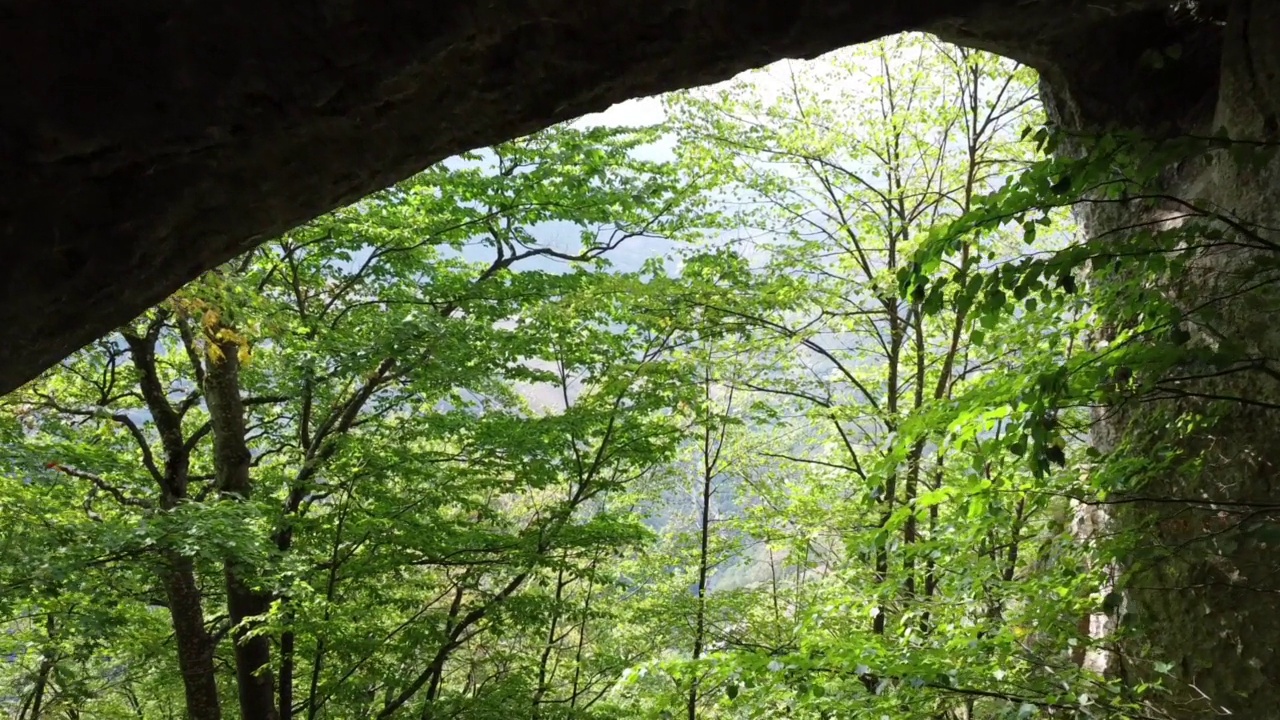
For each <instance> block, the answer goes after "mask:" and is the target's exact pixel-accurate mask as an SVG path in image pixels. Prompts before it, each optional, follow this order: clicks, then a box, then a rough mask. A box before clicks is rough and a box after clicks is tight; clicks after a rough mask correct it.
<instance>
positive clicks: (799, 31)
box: [0, 0, 1016, 392]
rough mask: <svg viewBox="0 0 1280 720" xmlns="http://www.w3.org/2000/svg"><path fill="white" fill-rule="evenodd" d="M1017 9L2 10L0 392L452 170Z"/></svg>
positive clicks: (217, 5) (19, 5)
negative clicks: (593, 122)
mask: <svg viewBox="0 0 1280 720" xmlns="http://www.w3.org/2000/svg"><path fill="white" fill-rule="evenodd" d="M981 4H996V5H1003V6H1013V5H1015V4H1016V2H1015V1H1014V0H1003V1H999V0H996V2H980V0H890V1H886V2H878V3H864V2H850V1H849V0H647V1H646V2H636V1H635V0H489V1H487V2H477V1H475V0H442V1H440V2H423V1H422V0H306V1H304V2H291V3H270V2H265V3H264V2H249V1H247V0H216V1H215V0H181V1H176V0H131V1H130V2H126V3H118V2H101V1H100V0H59V1H58V2H49V1H47V0H0V48H3V49H2V50H0V58H3V60H2V62H0V84H3V86H4V88H5V91H4V92H3V93H0V392H7V391H9V390H12V389H13V388H14V387H16V386H17V385H19V384H21V383H22V382H25V381H26V380H28V379H30V378H31V377H32V376H34V375H35V374H36V373H37V372H39V371H40V370H42V369H44V368H45V367H48V366H49V365H51V364H52V363H54V362H57V361H58V360H59V359H60V358H62V357H64V356H66V355H67V354H69V353H70V352H71V351H73V350H75V349H76V348H77V347H79V346H81V345H83V344H85V343H87V342H89V341H91V340H93V339H94V338H95V337H97V336H100V335H102V334H105V333H106V332H107V331H109V330H111V329H112V328H113V327H114V326H116V325H118V324H120V323H123V322H125V321H128V320H129V319H131V317H133V316H134V315H135V314H137V313H139V312H141V311H142V310H144V309H145V308H146V307H148V306H149V305H151V304H153V303H155V302H157V301H159V300H161V299H163V298H164V297H165V296H166V295H167V294H168V293H170V292H172V291H173V290H175V289H177V288H178V287H179V286H180V285H181V284H182V283H184V282H186V281H188V280H191V279H193V278H194V277H195V276H196V275H197V274H198V273H200V272H201V271H203V270H206V269H208V268H210V267H212V266H214V265H215V264H217V263H219V262H222V261H225V260H227V259H229V258H231V257H233V256H235V255H236V254H238V253H239V252H241V251H243V250H245V249H246V248H249V247H251V246H253V245H254V244H256V243H258V242H261V241H262V240H264V239H266V238H269V237H271V236H273V235H275V234H277V233H280V232H281V231H283V230H286V229H288V228H290V227H292V226H294V225H297V224H298V223H300V222H303V221H305V220H307V219H309V218H311V217H314V216H315V215H317V214H319V213H322V212H324V211H327V210H329V209H331V208H333V207H336V206H339V205H341V204H344V203H348V202H350V201H353V200H355V199H357V198H359V197H361V196H362V195H364V194H367V193H369V192H372V191H374V190H378V189H381V188H383V187H385V186H387V185H389V184H391V183H392V182H394V181H397V180H400V179H402V178H404V177H406V176H408V175H410V174H412V173H414V172H416V171H418V170H420V169H422V168H423V167H425V166H427V165H428V164H430V163H432V162H434V161H437V160H440V159H442V158H444V157H447V156H449V155H451V154H454V153H457V152H460V151H464V150H468V149H471V148H474V147H478V146H483V145H487V144H492V143H495V142H499V141H502V140H505V139H508V138H511V137H514V136H518V135H521V134H525V133H528V132H531V131H533V130H535V129H538V128H541V127H544V126H546V125H548V124H551V123H553V122H556V121H560V120H566V119H569V118H572V117H575V116H577V115H581V114H583V113H586V112H590V111H596V110H602V109H604V108H606V107H608V106H609V105H610V104H611V103H613V102H616V101H621V100H624V99H627V98H630V97H636V96H640V95H645V94H652V93H657V92H661V91H665V90H671V89H675V88H678V87H682V86H689V85H694V84H699V83H706V82H711V81H715V80H720V79H724V78H727V77H729V76H731V75H732V74H734V73H736V72H738V71H741V70H745V69H747V68H750V67H753V66H758V65H762V64H765V63H767V62H769V61H771V60H775V59H778V58H782V57H787V56H803V55H813V54H817V53H821V52H824V51H827V50H832V49H835V48H838V47H841V46H844V45H848V44H851V43H855V42H859V41H864V40H869V39H872V38H875V37H878V36H881V35H884V34H887V33H892V32H897V31H901V30H906V29H909V28H914V27H921V26H925V25H928V24H930V23H933V22H938V21H941V20H945V19H947V18H951V17H953V16H955V15H957V14H962V13H964V12H965V11H966V10H968V9H971V8H973V7H975V6H978V5H981Z"/></svg>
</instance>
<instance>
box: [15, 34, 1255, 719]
mask: <svg viewBox="0 0 1280 720" xmlns="http://www.w3.org/2000/svg"><path fill="white" fill-rule="evenodd" d="M661 104H662V109H663V113H662V114H663V119H662V120H661V122H659V123H656V124H652V125H645V126H618V125H615V124H604V123H600V122H590V121H577V122H574V123H569V124H565V125H560V126H557V127H553V128H550V129H548V130H546V131H543V132H540V133H537V134H535V135H531V136H529V137H525V138H521V139H518V140H513V141H511V142H507V143H504V144H501V145H498V146H494V147H491V148H485V149H482V150H477V151H476V152H474V153H470V154H467V155H464V156H460V157H457V158H452V159H450V160H448V161H446V162H444V163H441V164H439V165H436V166H433V167H431V168H429V169H427V170H425V171H424V172H422V173H419V174H418V175H415V176H414V177H412V178H410V179H408V180H406V181H404V182H402V183H399V184H397V185H395V186H393V187H390V188H387V189H386V190H384V191H382V192H379V193H376V194H374V195H372V196H369V197H367V198H364V199H362V200H361V201H359V202H357V203H355V204H353V205H351V206H349V207H346V208H343V209H340V210H337V211H334V212H331V213H329V214H327V215H325V216H323V217H320V218H318V219H316V220H314V221H312V222H310V223H308V224H306V225H304V226H302V227H299V228H297V229H295V230H293V231H291V232H289V233H287V234H285V235H284V236H282V237H280V238H278V239H275V240H274V241H272V242H270V243H267V244H265V245H263V246H262V247H261V248H258V249H256V250H253V251H251V252H249V253H247V254H245V255H243V256H242V257H240V258H237V259H236V260H234V261H232V262H230V263H227V264H225V265H224V266H222V267H219V268H217V269H216V270H213V271H211V272H209V273H207V274H205V275H204V276H203V277H201V278H200V279H199V280H197V281H195V282H193V283H191V284H190V285H188V286H186V287H184V288H183V289H182V290H181V291H179V292H177V293H175V294H174V295H173V296H172V297H170V298H168V299H167V300H166V301H164V302H163V303H161V304H160V305H157V306H156V307H154V308H152V309H150V310H149V311H147V312H146V313H144V314H143V315H142V316H140V317H138V318H136V319H135V320H134V321H132V322H131V323H128V324H127V325H125V326H123V327H121V328H119V329H118V330H117V331H115V332H114V333H112V334H110V335H109V336H107V337H104V338H102V339H101V340H99V341H97V342H96V343H94V344H92V345H91V346H89V347H86V348H84V349H82V350H81V351H79V352H77V353H76V354H75V355H73V356H71V357H70V358H68V359H67V360H65V361H64V362H62V363H61V364H60V365H59V366H57V367H55V368H54V369H52V370H50V371H49V372H47V373H45V374H44V375H43V376H42V377H40V378H39V379H38V380H36V381H34V382H32V383H30V384H29V385H27V386H26V387H24V388H22V389H21V390H19V391H17V392H15V393H13V394H12V395H10V396H8V397H7V398H4V400H3V406H2V407H0V432H2V433H3V436H4V437H3V443H2V444H0V448H2V452H0V466H2V473H0V553H3V561H2V562H0V588H3V590H2V591H0V612H2V613H3V621H2V623H3V626H4V628H5V633H4V634H3V635H0V658H3V662H0V709H2V710H3V712H4V713H6V716H7V717H11V718H16V719H19V720H37V719H40V718H45V719H47V718H67V719H72V718H76V719H78V718H85V719H88V718H104V719H113V718H121V719H123V718H138V719H142V720H153V719H156V720H158V719H161V718H180V717H186V718H193V719H195V720H217V719H220V718H242V719H243V720H283V719H286V718H307V720H318V719H345V718H378V719H379V720H382V719H387V718H431V719H434V720H441V719H444V718H475V719H484V718H493V719H498V718H501V719H503V720H510V719H512V718H534V719H539V720H554V719H566V720H567V719H570V718H583V719H586V718H687V719H688V720H697V719H698V718H707V719H708V720H712V719H716V718H724V719H729V718H744V719H745V718H775V717H776V718H796V719H806V720H807V719H813V720H820V719H828V718H829V719H834V718H876V719H879V718H893V719H908V718H930V719H938V720H944V719H945V720H979V719H982V720H996V719H1005V718H1009V719H1012V718H1017V719H1019V720H1025V719H1027V718H1038V717H1072V718H1074V717H1090V718H1145V717H1153V716H1154V715H1152V713H1153V711H1152V710H1151V705H1150V702H1151V698H1153V697H1159V696H1161V694H1162V693H1166V692H1168V691H1169V685H1170V684H1171V683H1172V680H1171V678H1172V676H1171V675H1170V671H1171V669H1172V668H1173V664H1172V663H1171V662H1168V661H1167V660H1166V658H1164V657H1162V656H1161V655H1160V654H1159V653H1127V654H1120V653H1119V651H1118V650H1117V648H1118V647H1119V646H1120V643H1121V642H1122V639H1123V638H1124V636H1125V633H1126V624H1125V623H1124V622H1122V620H1123V618H1124V617H1125V613H1126V611H1127V610H1126V608H1127V605H1126V601H1125V596H1124V595H1123V593H1122V592H1121V584H1122V580H1123V576H1124V575H1125V572H1127V571H1128V569H1129V568H1127V567H1126V568H1121V567H1119V566H1118V565H1117V562H1116V558H1117V557H1120V556H1123V557H1125V558H1127V561H1128V562H1138V563H1141V562H1143V558H1146V559H1147V561H1149V562H1151V563H1155V564H1160V565H1161V567H1164V568H1168V567H1172V565H1171V563H1175V561H1173V560H1170V558H1169V557H1167V556H1163V555H1161V556H1156V555H1155V554H1153V552H1154V551H1150V552H1148V554H1147V555H1145V556H1144V555H1143V554H1142V552H1143V548H1142V547H1140V543H1138V542H1137V541H1136V540H1135V536H1134V535H1133V534H1124V533H1115V532H1104V530H1106V529H1107V528H1108V527H1109V525H1108V521H1107V518H1106V517H1104V516H1103V514H1100V510H1099V508H1101V507H1105V501H1106V500H1107V499H1108V498H1110V497H1113V496H1115V495H1116V494H1117V493H1124V492H1135V491H1137V490H1138V489H1140V488H1141V487H1142V478H1144V477H1146V476H1147V475H1150V474H1152V473H1159V472H1164V471H1166V470H1167V468H1169V467H1172V466H1174V465H1175V464H1176V463H1181V465H1180V466H1194V461H1193V460H1188V459H1187V458H1186V457H1184V456H1182V455H1180V454H1179V452H1177V451H1175V450H1167V451H1164V450H1161V451H1155V450H1153V449H1152V447H1151V446H1149V445H1142V444H1141V443H1138V444H1136V445H1129V444H1126V443H1125V442H1118V441H1114V440H1107V441H1105V442H1102V443H1100V442H1099V441H1098V440H1097V438H1096V437H1095V438H1094V441H1093V443H1092V444H1090V442H1089V440H1090V434H1091V432H1092V433H1093V434H1094V435H1095V436H1096V435H1097V424H1098V423H1099V421H1100V420H1099V418H1100V417H1101V415H1102V414H1103V412H1102V410H1100V408H1102V407H1104V406H1115V405H1117V404H1121V405H1123V403H1125V402H1129V401H1131V400H1134V399H1152V398H1178V397H1183V396H1185V395H1186V394H1187V393H1189V392H1191V390H1189V389H1188V388H1189V387H1190V386H1188V385H1187V384H1185V383H1181V382H1180V380H1179V379H1178V377H1177V372H1181V370H1183V369H1185V368H1187V367H1189V365H1188V363H1191V362H1193V361H1194V362H1195V363H1199V365H1198V366H1197V367H1201V366H1204V367H1209V366H1211V367H1214V368H1219V369H1221V368H1227V369H1230V368H1232V367H1235V364H1234V363H1238V362H1240V357H1241V354H1242V353H1245V352H1246V350H1247V349H1243V348H1240V347H1235V346H1233V345H1231V344H1230V343H1225V342H1223V343H1216V344H1211V345H1204V344H1197V343H1196V342H1194V341H1192V339H1191V337H1192V336H1191V331H1189V330H1187V328H1188V327H1190V325H1189V323H1192V322H1193V321H1194V318H1193V313H1192V312H1190V311H1186V310H1185V308H1183V309H1179V308H1180V306H1179V304H1178V301H1177V298H1176V297H1170V296H1168V295H1162V294H1160V293H1155V292H1152V291H1151V288H1150V284H1149V283H1147V282H1146V281H1144V280H1142V278H1144V277H1152V276H1161V275H1164V276H1173V277H1176V276H1178V274H1179V273H1183V272H1187V267H1189V265H1188V263H1192V262H1193V261H1194V260H1195V258H1196V257H1198V255H1197V253H1199V252H1202V251H1203V247H1201V246H1196V245H1194V244H1190V243H1188V242H1187V231H1188V228H1191V227H1200V226H1198V225H1196V223H1197V222H1200V221H1201V220H1204V222H1206V223H1207V222H1209V221H1213V222H1221V221H1222V217H1221V216H1220V215H1215V214H1213V213H1211V212H1208V211H1206V210H1204V209H1203V208H1196V207H1191V206H1188V207H1186V208H1185V209H1184V210H1185V213H1186V217H1187V218H1189V219H1188V220H1187V222H1186V223H1184V224H1182V225H1179V226H1177V227H1173V226H1169V225H1151V226H1150V227H1145V228H1138V229H1136V230H1135V229H1133V228H1130V229H1129V230H1128V231H1127V232H1125V233H1122V234H1111V235H1110V236H1108V237H1099V236H1094V237H1089V236H1086V234H1085V233H1083V232H1082V230H1081V229H1080V228H1079V227H1077V226H1076V224H1075V219H1074V216H1073V215H1072V213H1071V210H1072V209H1073V208H1076V209H1078V206H1079V205H1080V204H1081V203H1082V202H1083V201H1084V200H1085V199H1090V198H1091V199H1092V200H1090V201H1091V202H1098V201H1099V199H1102V200H1106V199H1107V198H1121V197H1123V198H1125V199H1129V198H1133V197H1137V196H1139V195H1140V194H1141V192H1142V190H1141V188H1142V187H1143V186H1144V183H1147V182H1148V181H1149V180H1150V179H1151V178H1152V177H1153V172H1154V171H1153V170H1152V169H1151V168H1154V167H1157V166H1160V165H1161V164H1163V163H1165V162H1166V161H1167V160H1168V159H1169V158H1171V157H1175V156H1184V155H1193V154H1195V153H1198V152H1204V151H1205V150H1206V148H1208V147H1210V145H1211V144H1212V142H1213V140H1212V139H1197V140H1195V141H1185V142H1181V143H1165V144H1143V143H1142V142H1141V141H1139V140H1137V139H1134V138H1125V137H1119V136H1108V137H1106V138H1092V139H1089V138H1080V137H1076V138H1069V139H1064V138H1062V136H1061V135H1060V133H1058V132H1057V131H1056V130H1055V129H1054V128H1053V127H1052V126H1051V124H1050V123H1048V121H1047V120H1046V118H1045V117H1044V111H1043V109H1042V108H1041V105H1040V99H1039V97H1038V86H1037V78H1036V77H1035V74H1034V73H1033V72H1032V71H1031V70H1029V69H1028V68H1025V67H1021V66H1018V65H1017V64H1015V63H1013V62H1012V61H1009V60H1005V59H1001V58H998V57H995V56H992V55H989V54H985V53H982V52H978V51H975V50H969V49H963V48H958V47H953V46H949V45H946V44H942V43H940V42H938V41H937V40H935V39H933V38H930V37H927V36H922V35H906V36H900V37H895V38H889V39H885V40H882V41H879V42H876V43H872V44H868V45H864V46H859V47H857V48H852V49H849V50H845V51H841V52H838V53H833V54H831V55H828V56H824V57H823V58H820V59H818V60H816V61H812V62H790V63H780V64H776V65H773V66H770V67H768V68H765V69H762V70H759V71H754V72H751V73H747V74H745V75H743V76H740V77H739V78H737V79H735V80H733V81H731V82H729V83H725V84H721V85H718V86H714V87H708V88H700V89H695V90H689V91H684V92H680V93H675V94H672V95H669V96H666V97H664V98H662V99H661ZM1063 142H1071V143H1074V145H1073V146H1072V147H1075V148H1083V149H1080V150H1079V151H1076V152H1067V153H1061V152H1060V153H1057V154H1052V155H1051V153H1052V152H1053V151H1054V150H1057V149H1060V148H1061V147H1062V145H1061V144H1062V143H1063ZM1188 205H1189V204H1188ZM1242 232H1243V231H1242ZM1207 236H1208V237H1210V238H1221V237H1222V233H1221V232H1218V233H1217V235H1211V234H1210V235H1207ZM1249 237H1251V238H1252V240H1251V241H1254V242H1257V243H1259V247H1260V248H1262V249H1267V250H1274V248H1272V247H1270V246H1269V245H1266V244H1265V243H1264V242H1263V239H1262V238H1260V237H1258V236H1257V235H1256V234H1253V235H1251V236H1249ZM1237 241H1238V240H1237ZM1273 255H1274V253H1273ZM1121 259H1123V262H1122V261H1121ZM1266 270H1267V271H1271V269H1270V268H1267V269H1266ZM1200 311H1203V312H1206V313H1211V312H1213V308H1212V303H1206V304H1205V305H1204V307H1203V308H1199V309H1198V310H1197V312H1200ZM1175 371H1177V372H1175ZM1171 378H1172V379H1171ZM1180 393H1181V394H1180ZM1212 421H1213V412H1212V411H1211V410H1206V411H1205V412H1203V413H1200V414H1191V413H1187V412H1179V413H1178V414H1176V415H1173V416H1170V418H1169V419H1168V423H1167V426H1166V428H1165V429H1166V430H1167V432H1169V433H1171V434H1173V435H1177V434H1178V433H1190V432H1192V431H1194V430H1195V429H1196V428H1197V427H1200V426H1202V425H1203V424H1205V423H1211V422H1212ZM1241 522H1242V523H1243V525H1241V527H1243V530H1242V531H1247V532H1255V531H1257V532H1263V531H1266V530H1267V528H1266V527H1264V526H1265V523H1261V524H1258V523H1254V524H1252V525H1251V524H1248V522H1245V521H1241ZM1250 522H1252V520H1250ZM1255 525H1257V527H1255ZM1135 559H1136V560H1135ZM1175 564H1176V563H1175ZM1117 668H1119V669H1117Z"/></svg>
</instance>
